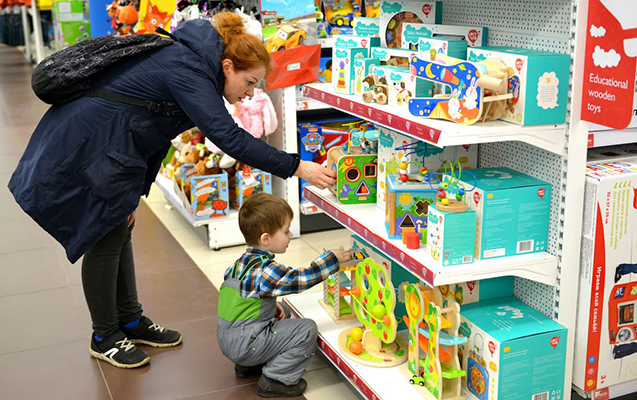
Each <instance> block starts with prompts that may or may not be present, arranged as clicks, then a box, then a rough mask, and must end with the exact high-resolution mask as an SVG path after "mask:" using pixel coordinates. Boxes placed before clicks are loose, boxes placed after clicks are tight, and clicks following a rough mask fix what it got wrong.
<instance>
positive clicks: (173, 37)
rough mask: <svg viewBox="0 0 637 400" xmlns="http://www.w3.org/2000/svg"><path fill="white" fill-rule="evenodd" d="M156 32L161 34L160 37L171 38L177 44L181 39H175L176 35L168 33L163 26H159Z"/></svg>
mask: <svg viewBox="0 0 637 400" xmlns="http://www.w3.org/2000/svg"><path fill="white" fill-rule="evenodd" d="M155 32H157V33H159V34H160V35H164V36H168V37H169V38H171V39H172V40H174V41H175V42H179V39H177V37H175V35H173V34H172V33H170V32H168V31H167V30H165V29H164V28H162V27H161V26H158V27H157V28H156V29H155Z"/></svg>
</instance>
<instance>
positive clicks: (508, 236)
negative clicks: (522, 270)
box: [461, 167, 551, 259]
mask: <svg viewBox="0 0 637 400" xmlns="http://www.w3.org/2000/svg"><path fill="white" fill-rule="evenodd" d="M471 172H472V173H473V174H474V175H475V180H474V179H473V176H471V175H470V174H463V175H462V179H461V180H462V183H463V184H464V186H465V188H467V190H470V189H471V188H473V186H474V184H476V188H475V189H474V190H473V191H470V192H469V193H468V196H469V198H468V199H467V201H468V203H469V207H470V208H471V209H472V210H474V211H475V212H476V225H477V227H476V247H475V255H476V258H480V259H486V258H495V257H503V256H513V255H516V254H525V253H534V252H541V251H546V248H547V242H548V234H549V216H550V211H551V184H550V183H547V182H544V181H542V180H540V179H537V178H533V177H532V176H529V175H526V174H523V173H521V172H518V171H515V170H513V169H511V168H505V167H499V168H479V169H474V170H472V171H471Z"/></svg>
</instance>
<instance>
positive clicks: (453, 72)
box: [409, 54, 513, 125]
mask: <svg viewBox="0 0 637 400" xmlns="http://www.w3.org/2000/svg"><path fill="white" fill-rule="evenodd" d="M410 64H411V67H410V68H411V73H412V75H415V76H417V77H418V78H422V79H427V80H429V81H432V82H435V83H440V84H443V85H446V86H449V87H450V88H451V94H450V95H440V96H438V97H424V98H413V99H411V100H409V112H411V113H412V114H413V115H416V116H419V117H425V118H440V119H446V120H449V121H453V122H456V123H459V124H463V125H470V124H473V123H475V122H476V121H491V120H494V119H498V118H500V117H501V116H502V115H504V113H505V112H506V107H507V100H508V99H510V98H512V97H513V95H512V94H511V93H508V89H507V84H508V72H507V68H506V66H505V65H504V63H502V61H499V60H494V59H487V60H484V61H480V62H478V63H473V62H469V61H463V60H459V59H456V58H453V57H449V56H446V55H443V54H441V55H438V56H437V58H436V60H435V61H431V60H423V59H420V58H418V56H412V58H411V63H410Z"/></svg>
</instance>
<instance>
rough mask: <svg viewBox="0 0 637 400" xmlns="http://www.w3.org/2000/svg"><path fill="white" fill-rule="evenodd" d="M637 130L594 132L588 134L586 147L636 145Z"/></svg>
mask: <svg viewBox="0 0 637 400" xmlns="http://www.w3.org/2000/svg"><path fill="white" fill-rule="evenodd" d="M636 142H637V128H628V129H624V130H622V131H616V130H608V131H596V132H590V133H589V134H588V147H589V148H591V147H604V146H614V145H618V144H627V143H636Z"/></svg>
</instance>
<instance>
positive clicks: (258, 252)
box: [223, 247, 339, 298]
mask: <svg viewBox="0 0 637 400" xmlns="http://www.w3.org/2000/svg"><path fill="white" fill-rule="evenodd" d="M259 256H263V257H264V258H263V260H261V261H260V262H258V263H257V264H256V265H255V266H254V267H252V269H250V270H249V271H248V273H247V274H246V276H245V278H243V279H242V280H241V297H243V298H261V297H276V296H283V295H286V294H292V293H300V292H302V291H304V290H307V289H309V288H311V287H312V286H314V285H316V284H317V283H320V282H323V281H324V280H325V279H327V277H328V276H330V275H331V274H333V273H335V272H337V271H338V268H339V263H338V259H337V258H336V255H335V254H334V253H332V252H331V251H329V250H328V251H326V252H324V253H323V254H321V255H320V256H319V257H317V258H316V259H315V260H314V261H312V263H311V264H310V266H309V267H306V268H291V267H286V266H285V265H283V264H280V263H278V262H276V261H274V253H272V252H271V251H269V250H265V249H260V248H258V247H248V248H247V250H246V252H245V253H243V255H242V256H241V257H240V258H239V259H238V260H237V261H236V263H235V264H233V265H232V266H231V267H230V268H228V269H227V270H226V273H225V274H224V276H223V279H224V280H227V279H229V278H230V276H231V274H232V269H233V268H234V266H235V265H237V275H236V277H239V276H241V274H242V273H243V271H244V269H245V268H246V266H248V264H249V263H250V262H251V261H252V260H254V259H255V258H258V257H259Z"/></svg>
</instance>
